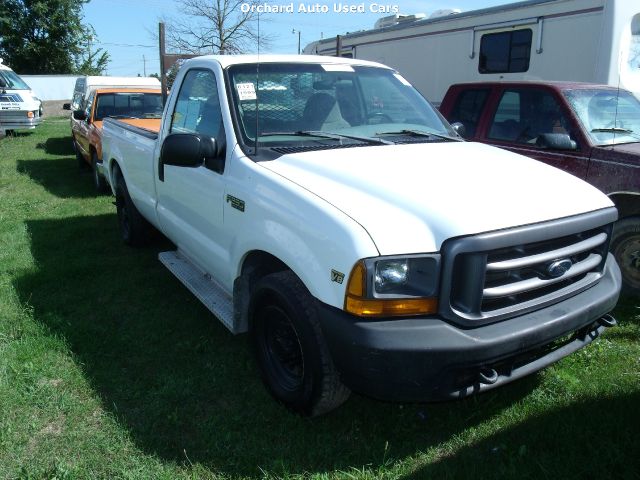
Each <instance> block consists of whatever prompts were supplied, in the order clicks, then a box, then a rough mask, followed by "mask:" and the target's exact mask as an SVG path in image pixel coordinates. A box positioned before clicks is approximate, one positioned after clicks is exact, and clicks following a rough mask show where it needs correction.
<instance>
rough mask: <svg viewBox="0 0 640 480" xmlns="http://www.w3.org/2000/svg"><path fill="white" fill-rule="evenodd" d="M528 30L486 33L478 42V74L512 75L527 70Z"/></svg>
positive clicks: (529, 35) (529, 41) (528, 54)
mask: <svg viewBox="0 0 640 480" xmlns="http://www.w3.org/2000/svg"><path fill="white" fill-rule="evenodd" d="M531 37H532V32H531V29H530V28H527V29H523V30H514V31H511V32H499V33H488V34H485V35H483V36H482V39H481V40H480V59H479V64H478V71H479V72H480V73H514V72H526V71H527V70H529V57H530V55H531Z"/></svg>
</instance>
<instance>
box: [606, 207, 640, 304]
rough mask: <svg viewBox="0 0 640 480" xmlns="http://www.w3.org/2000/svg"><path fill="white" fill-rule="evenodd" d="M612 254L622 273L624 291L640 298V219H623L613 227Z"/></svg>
mask: <svg viewBox="0 0 640 480" xmlns="http://www.w3.org/2000/svg"><path fill="white" fill-rule="evenodd" d="M611 253H613V256H614V257H616V261H617V262H618V265H619V266H620V270H621V272H622V291H623V293H625V294H627V295H637V296H640V217H628V218H623V219H622V220H619V221H618V222H616V224H615V225H614V226H613V234H612V236H611Z"/></svg>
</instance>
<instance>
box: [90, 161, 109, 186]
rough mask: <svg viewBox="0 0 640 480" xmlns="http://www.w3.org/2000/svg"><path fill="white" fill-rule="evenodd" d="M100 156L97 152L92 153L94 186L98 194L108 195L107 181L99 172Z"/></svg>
mask: <svg viewBox="0 0 640 480" xmlns="http://www.w3.org/2000/svg"><path fill="white" fill-rule="evenodd" d="M98 163H99V162H98V154H97V153H96V152H92V153H91V170H92V173H93V185H94V186H95V187H96V191H97V192H98V193H107V181H106V180H105V178H104V177H103V176H102V175H101V174H100V171H99V170H98Z"/></svg>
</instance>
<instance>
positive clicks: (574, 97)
mask: <svg viewBox="0 0 640 480" xmlns="http://www.w3.org/2000/svg"><path fill="white" fill-rule="evenodd" d="M440 111H441V112H442V114H443V115H444V116H445V117H446V118H447V120H449V122H451V123H455V122H460V123H462V124H463V125H464V132H462V131H461V132H460V133H461V134H462V135H463V136H464V137H465V138H466V139H467V140H471V141H477V142H483V143H489V144H492V145H495V146H498V147H502V148H506V149H508V150H511V151H513V152H516V153H520V154H522V155H527V156H529V157H532V158H535V159H537V160H541V161H543V162H545V163H548V164H550V165H553V166H555V167H558V168H560V169H562V170H565V171H567V172H569V173H572V174H573V175H576V176H578V177H580V178H582V179H584V180H586V181H587V182H589V183H591V184H592V185H594V186H596V187H597V188H599V189H600V190H602V191H603V192H604V193H606V194H607V195H608V196H609V197H610V198H611V200H612V201H613V202H614V203H615V205H616V207H617V208H618V211H619V215H620V219H619V220H618V222H617V223H616V225H615V228H614V233H613V238H612V242H611V251H612V252H613V253H614V255H615V257H616V259H617V260H618V264H619V265H620V268H621V269H622V275H623V288H624V290H625V291H626V292H627V293H631V294H636V295H638V294H640V102H639V101H638V99H637V98H636V97H635V96H634V95H633V94H631V93H630V92H628V91H626V90H620V89H617V88H614V87H611V86H607V85H595V84H586V83H569V82H479V83H467V84H457V85H453V86H451V87H450V88H449V90H448V91H447V94H446V95H445V97H444V99H443V101H442V104H441V106H440ZM540 189H541V191H543V190H544V185H540Z"/></svg>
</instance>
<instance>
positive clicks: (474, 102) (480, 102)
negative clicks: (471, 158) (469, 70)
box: [449, 88, 489, 138]
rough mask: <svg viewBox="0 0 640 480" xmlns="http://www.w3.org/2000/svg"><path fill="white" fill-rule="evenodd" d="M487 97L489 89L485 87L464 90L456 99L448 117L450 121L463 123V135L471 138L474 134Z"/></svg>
mask: <svg viewBox="0 0 640 480" xmlns="http://www.w3.org/2000/svg"><path fill="white" fill-rule="evenodd" d="M488 97H489V89H486V88H485V89H474V90H466V91H464V92H462V93H461V94H460V95H459V96H458V98H457V99H456V103H455V105H454V106H453V109H452V110H451V115H449V119H450V120H451V123H454V122H460V123H462V124H463V125H464V129H465V132H466V133H465V137H468V138H472V137H473V136H474V135H475V133H476V129H477V128H478V121H479V120H480V115H482V110H483V109H484V104H485V103H486V101H487V98H488Z"/></svg>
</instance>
